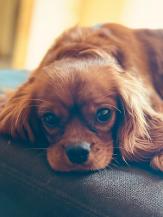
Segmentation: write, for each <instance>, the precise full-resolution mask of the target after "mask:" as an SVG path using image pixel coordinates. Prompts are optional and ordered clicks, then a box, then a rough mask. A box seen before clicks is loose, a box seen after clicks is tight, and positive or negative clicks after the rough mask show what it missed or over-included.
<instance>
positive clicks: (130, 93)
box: [0, 24, 163, 171]
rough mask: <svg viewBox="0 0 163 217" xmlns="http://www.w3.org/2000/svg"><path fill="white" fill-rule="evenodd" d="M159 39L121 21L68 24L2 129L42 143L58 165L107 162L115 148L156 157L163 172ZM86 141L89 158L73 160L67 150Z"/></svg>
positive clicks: (0, 119) (9, 108) (133, 156)
mask: <svg viewBox="0 0 163 217" xmlns="http://www.w3.org/2000/svg"><path fill="white" fill-rule="evenodd" d="M162 40H163V31H162V30H143V29H142V30H133V29H129V28H126V27H123V26H120V25H116V24H106V25H103V26H101V27H100V28H93V27H92V28H78V27H75V28H73V29H70V30H69V31H67V32H65V33H64V34H63V35H62V36H61V37H60V38H59V39H58V40H57V41H56V43H55V44H54V46H52V48H51V49H50V50H49V51H48V52H47V54H46V56H45V57H44V59H43V61H42V62H41V64H40V65H39V67H38V68H37V69H36V70H35V71H34V72H33V73H32V75H31V77H30V79H29V80H28V81H27V82H26V83H25V84H24V85H23V86H22V87H20V88H19V89H18V90H17V91H16V93H15V94H14V96H13V97H11V99H10V100H9V101H8V102H7V103H6V105H5V107H4V108H3V109H2V111H1V113H0V132H1V133H3V134H9V135H10V136H11V137H13V138H19V139H23V140H25V141H30V142H31V143H39V142H40V141H44V143H46V144H48V145H49V148H48V149H47V156H48V161H49V163H50V165H51V167H52V168H54V169H55V170H61V171H70V170H96V169H100V168H104V167H106V166H107V165H108V164H109V163H110V162H111V160H112V158H113V149H114V148H115V146H116V147H119V150H120V152H121V155H122V158H123V159H124V160H125V161H138V162H139V161H140V162H141V161H147V162H151V165H152V166H153V167H154V168H156V169H159V170H161V171H163V114H162V111H163V104H162V98H163V86H162V83H161V82H163V70H162V68H163V43H162ZM101 107H108V108H109V109H111V110H112V118H111V119H110V120H109V121H108V123H105V124H99V123H97V122H96V121H95V117H94V115H95V113H96V111H97V109H98V108H101ZM46 111H51V112H54V113H55V114H57V115H58V116H60V117H61V123H60V125H59V126H58V127H57V128H54V129H47V127H45V126H44V125H43V123H42V122H41V120H40V117H41V116H42V114H43V113H44V112H46ZM38 138H39V139H40V140H39V139H38ZM83 140H84V141H87V142H89V143H90V144H91V153H90V156H89V159H88V161H87V163H86V164H84V165H74V164H72V163H70V162H69V160H68V158H67V156H66V154H65V151H64V149H65V147H67V146H68V145H69V144H72V143H75V142H80V141H83Z"/></svg>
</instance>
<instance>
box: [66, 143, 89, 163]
mask: <svg viewBox="0 0 163 217" xmlns="http://www.w3.org/2000/svg"><path fill="white" fill-rule="evenodd" d="M90 150H91V149H90V144H89V143H87V142H82V143H79V144H73V145H69V146H67V147H66V149H65V151H66V155H67V157H68V159H69V160H70V161H71V162H72V163H75V164H83V163H85V162H86V161H87V160H88V157H89V152H90Z"/></svg>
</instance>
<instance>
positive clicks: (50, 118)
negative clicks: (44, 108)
mask: <svg viewBox="0 0 163 217" xmlns="http://www.w3.org/2000/svg"><path fill="white" fill-rule="evenodd" d="M42 122H43V123H44V124H45V125H46V126H47V127H49V128H54V127H56V126H57V125H58V124H59V122H60V118H59V117H57V116H56V115H55V114H54V113H52V112H46V113H45V114H43V116H42Z"/></svg>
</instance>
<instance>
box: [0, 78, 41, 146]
mask: <svg viewBox="0 0 163 217" xmlns="http://www.w3.org/2000/svg"><path fill="white" fill-rule="evenodd" d="M33 83H34V78H30V79H29V81H27V82H26V83H25V84H24V85H22V86H21V87H20V88H19V89H18V90H17V91H16V92H15V94H14V95H13V96H12V97H11V98H10V99H9V100H8V102H7V103H6V104H5V106H4V107H3V108H2V111H1V112H0V134H4V135H8V136H10V137H11V138H13V139H16V140H17V139H18V140H22V141H25V142H30V143H35V142H36V137H37V141H38V138H40V137H42V135H43V134H42V133H41V129H40V126H41V124H39V119H38V118H37V115H36V107H35V106H36V105H35V104H34V102H33V100H32V97H33V95H32V94H33V93H32V89H33Z"/></svg>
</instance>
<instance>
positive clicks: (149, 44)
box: [135, 29, 163, 98]
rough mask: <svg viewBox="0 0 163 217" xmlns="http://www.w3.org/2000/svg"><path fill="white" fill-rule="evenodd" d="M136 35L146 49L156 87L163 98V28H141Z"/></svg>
mask: <svg viewBox="0 0 163 217" xmlns="http://www.w3.org/2000/svg"><path fill="white" fill-rule="evenodd" d="M135 35H136V37H137V39H138V40H139V42H140V44H141V47H142V48H143V50H144V51H145V55H146V57H147V62H148V72H149V73H150V75H151V77H152V81H153V84H154V86H155V89H156V90H157V92H158V94H159V95H160V96H161V98H163V85H162V84H163V30H161V29H160V30H149V29H139V30H135ZM143 50H142V51H143Z"/></svg>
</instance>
